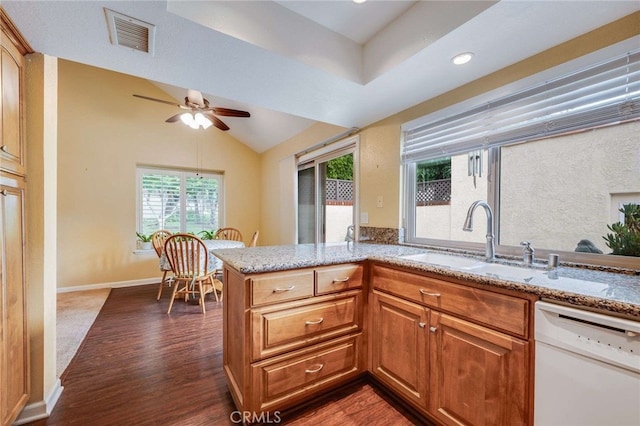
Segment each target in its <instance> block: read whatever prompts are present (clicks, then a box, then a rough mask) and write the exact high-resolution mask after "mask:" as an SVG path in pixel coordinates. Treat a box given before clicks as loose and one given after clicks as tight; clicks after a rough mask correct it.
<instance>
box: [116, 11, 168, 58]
mask: <svg viewBox="0 0 640 426" xmlns="http://www.w3.org/2000/svg"><path fill="white" fill-rule="evenodd" d="M104 12H105V14H106V15H107V24H108V25H109V38H110V40H111V44H115V45H118V46H124V47H127V48H129V49H135V50H139V51H141V52H146V53H150V54H152V55H153V39H154V35H155V31H156V27H155V25H153V24H149V23H147V22H143V21H140V20H138V19H135V18H132V17H130V16H127V15H123V14H121V13H118V12H114V11H113V10H110V9H106V8H105V9H104Z"/></svg>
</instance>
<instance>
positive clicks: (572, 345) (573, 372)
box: [534, 302, 640, 426]
mask: <svg viewBox="0 0 640 426" xmlns="http://www.w3.org/2000/svg"><path fill="white" fill-rule="evenodd" d="M535 339H536V344H535V346H536V352H535V357H536V361H535V400H534V405H535V409H534V421H535V424H536V425H539V426H574V425H575V426H586V425H599V426H627V425H628V426H639V425H640V322H637V321H632V320H627V319H622V318H618V317H613V316H609V315H602V314H599V313H594V312H590V311H585V310H581V309H575V308H570V307H566V306H564V305H557V304H553V303H547V302H537V303H536V308H535Z"/></svg>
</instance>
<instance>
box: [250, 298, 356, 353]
mask: <svg viewBox="0 0 640 426" xmlns="http://www.w3.org/2000/svg"><path fill="white" fill-rule="evenodd" d="M361 298H362V292H361V291H356V292H349V293H348V294H340V297H331V298H324V300H323V301H320V302H316V300H317V298H315V299H312V300H313V301H314V303H311V304H309V303H308V304H306V305H302V306H300V303H299V302H294V303H290V304H287V305H284V306H283V305H277V306H276V307H275V308H274V307H271V308H263V309H257V310H253V311H252V312H251V317H252V321H251V324H252V331H251V336H253V345H252V347H253V349H252V350H253V354H252V358H253V360H254V361H255V360H259V359H262V358H264V357H267V356H272V355H276V354H278V353H282V352H285V351H290V350H292V349H296V348H299V347H302V346H307V345H310V344H313V343H317V342H320V341H323V340H328V339H331V338H334V337H337V336H340V335H344V334H348V333H352V332H357V331H359V330H361V328H362V312H361V309H362V302H361Z"/></svg>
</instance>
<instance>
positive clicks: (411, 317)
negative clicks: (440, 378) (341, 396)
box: [369, 290, 430, 411]
mask: <svg viewBox="0 0 640 426" xmlns="http://www.w3.org/2000/svg"><path fill="white" fill-rule="evenodd" d="M369 309H370V311H369V312H370V315H371V336H370V339H371V369H370V370H371V373H372V374H373V375H374V376H375V377H376V378H377V379H378V380H379V381H381V382H383V383H384V384H385V385H386V386H387V387H389V388H391V389H393V391H394V392H395V393H396V394H399V395H401V396H402V398H404V399H405V400H407V401H410V402H411V403H412V404H413V405H415V406H416V407H419V408H421V409H422V410H423V411H424V410H426V408H427V402H428V399H427V397H428V394H427V385H428V383H427V380H425V378H427V377H428V374H429V373H428V372H429V370H428V369H429V363H428V356H429V350H428V343H429V336H428V334H429V313H430V311H429V309H428V308H425V307H424V306H420V305H418V304H416V303H412V302H408V301H406V300H402V299H399V298H397V297H393V296H390V295H387V294H385V293H380V292H378V291H375V290H374V291H373V293H372V303H371V305H370V308H369Z"/></svg>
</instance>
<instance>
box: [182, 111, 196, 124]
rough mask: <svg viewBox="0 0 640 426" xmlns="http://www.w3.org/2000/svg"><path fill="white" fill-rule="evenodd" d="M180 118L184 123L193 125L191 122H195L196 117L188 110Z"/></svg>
mask: <svg viewBox="0 0 640 426" xmlns="http://www.w3.org/2000/svg"><path fill="white" fill-rule="evenodd" d="M180 120H182V122H183V123H184V124H186V125H187V126H191V123H193V122H194V118H193V116H192V115H191V114H190V113H188V112H185V113H184V114H182V115H181V116H180Z"/></svg>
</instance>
